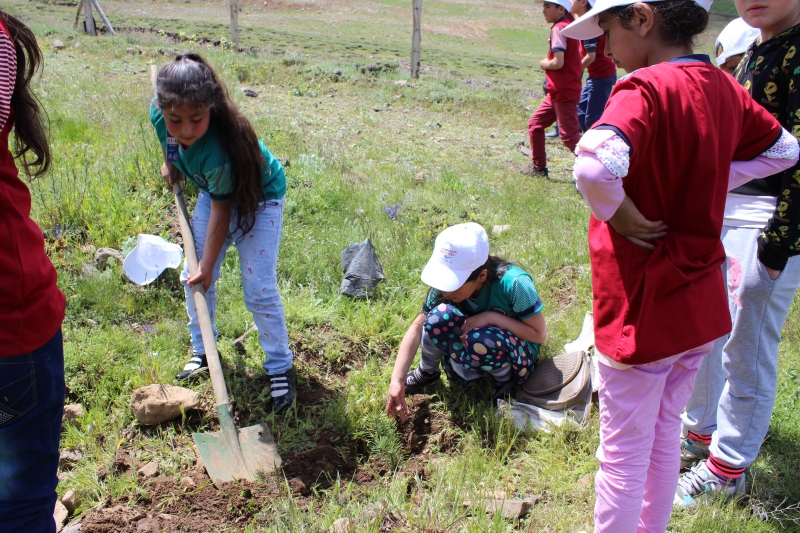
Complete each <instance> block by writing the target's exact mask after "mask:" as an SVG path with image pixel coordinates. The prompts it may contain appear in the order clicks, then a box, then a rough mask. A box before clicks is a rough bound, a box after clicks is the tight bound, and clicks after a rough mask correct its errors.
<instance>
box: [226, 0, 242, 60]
mask: <svg viewBox="0 0 800 533" xmlns="http://www.w3.org/2000/svg"><path fill="white" fill-rule="evenodd" d="M228 3H229V5H230V9H231V41H233V44H234V46H236V48H237V50H238V48H239V9H241V8H240V4H239V0H228Z"/></svg>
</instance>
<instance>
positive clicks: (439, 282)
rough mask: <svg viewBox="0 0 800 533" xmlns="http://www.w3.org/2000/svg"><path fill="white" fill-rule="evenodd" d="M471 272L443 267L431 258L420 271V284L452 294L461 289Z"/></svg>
mask: <svg viewBox="0 0 800 533" xmlns="http://www.w3.org/2000/svg"><path fill="white" fill-rule="evenodd" d="M470 274H472V271H469V272H465V271H462V270H452V269H450V268H447V267H446V266H444V265H443V264H442V263H441V262H439V261H437V260H436V259H435V258H433V257H432V258H431V259H430V260H429V261H428V264H427V265H425V268H424V269H422V274H421V275H420V277H421V278H422V282H423V283H424V284H425V285H428V286H429V287H433V288H434V289H436V290H439V291H443V292H452V291H455V290H458V289H460V288H461V286H462V285H464V283H466V281H467V278H469V275H470Z"/></svg>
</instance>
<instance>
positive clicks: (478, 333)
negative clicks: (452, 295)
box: [425, 304, 537, 384]
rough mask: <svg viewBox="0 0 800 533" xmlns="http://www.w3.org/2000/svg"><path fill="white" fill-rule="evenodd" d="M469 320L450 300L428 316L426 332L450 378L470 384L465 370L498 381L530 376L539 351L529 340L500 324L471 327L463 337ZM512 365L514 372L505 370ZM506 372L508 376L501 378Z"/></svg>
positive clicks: (524, 378) (516, 380)
mask: <svg viewBox="0 0 800 533" xmlns="http://www.w3.org/2000/svg"><path fill="white" fill-rule="evenodd" d="M465 321H466V317H465V316H464V314H463V313H462V312H461V311H459V310H458V309H457V308H455V307H453V306H452V305H448V304H439V305H437V306H436V307H434V308H433V309H432V310H431V312H430V313H428V318H427V319H426V320H425V333H426V334H427V335H428V337H429V338H430V340H431V342H432V343H433V345H434V346H435V347H436V348H437V349H438V350H439V351H440V352H441V356H442V366H443V367H444V371H445V374H447V378H448V379H451V380H453V381H455V382H457V383H461V384H466V383H467V382H468V381H469V380H468V379H465V378H464V377H463V376H464V375H465V374H466V375H475V374H477V376H476V377H480V378H483V379H495V380H497V381H508V380H509V379H513V380H515V382H516V383H517V384H522V383H525V381H527V380H528V377H529V376H530V373H531V370H533V366H534V365H535V364H536V355H537V354H534V353H533V351H532V350H531V349H530V347H529V346H528V344H527V343H525V342H523V341H522V340H520V339H519V338H518V337H517V336H516V335H514V334H512V333H511V332H509V331H506V330H504V329H501V328H498V327H496V326H488V327H484V328H476V329H473V330H470V331H469V332H468V335H467V338H466V339H462V338H461V335H462V331H461V326H463V325H464V322H465ZM509 366H510V367H511V369H510V370H511V371H510V374H511V375H510V376H509V375H508V372H503V369H505V368H508V367H509ZM454 367H459V370H461V371H460V372H459V371H456V370H455V369H454ZM462 369H463V370H462ZM465 371H466V372H465ZM503 374H505V376H504V379H498V377H499V376H500V375H503ZM473 379H474V378H473Z"/></svg>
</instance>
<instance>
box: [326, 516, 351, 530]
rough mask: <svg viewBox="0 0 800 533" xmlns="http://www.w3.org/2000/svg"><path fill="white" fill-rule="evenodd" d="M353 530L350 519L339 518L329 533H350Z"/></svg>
mask: <svg viewBox="0 0 800 533" xmlns="http://www.w3.org/2000/svg"><path fill="white" fill-rule="evenodd" d="M351 530H352V527H351V524H350V519H349V518H337V519H336V520H335V521H334V522H333V525H332V526H331V527H330V529H329V530H328V533H350V531H351Z"/></svg>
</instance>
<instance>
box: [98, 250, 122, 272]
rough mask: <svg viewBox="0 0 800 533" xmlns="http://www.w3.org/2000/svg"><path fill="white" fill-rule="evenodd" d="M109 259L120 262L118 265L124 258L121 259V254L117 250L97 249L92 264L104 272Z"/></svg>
mask: <svg viewBox="0 0 800 533" xmlns="http://www.w3.org/2000/svg"><path fill="white" fill-rule="evenodd" d="M109 259H116V260H117V261H119V262H120V264H122V262H123V261H125V258H124V257H122V254H121V253H120V252H119V250H115V249H113V248H99V249H98V250H97V251H96V252H95V253H94V264H95V265H96V266H97V268H98V269H100V270H105V268H106V266H107V265H108V260H109Z"/></svg>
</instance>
